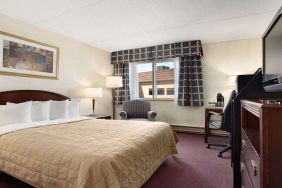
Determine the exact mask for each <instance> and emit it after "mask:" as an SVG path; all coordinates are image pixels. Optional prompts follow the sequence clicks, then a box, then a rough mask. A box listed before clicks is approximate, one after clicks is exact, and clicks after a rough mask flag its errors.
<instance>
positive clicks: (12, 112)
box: [0, 101, 32, 126]
mask: <svg viewBox="0 0 282 188" xmlns="http://www.w3.org/2000/svg"><path fill="white" fill-rule="evenodd" d="M31 105H32V102H31V101H29V102H24V103H19V104H13V103H7V105H1V106H0V126H1V125H7V124H14V123H30V122H31Z"/></svg>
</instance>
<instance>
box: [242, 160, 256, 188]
mask: <svg viewBox="0 0 282 188" xmlns="http://www.w3.org/2000/svg"><path fill="white" fill-rule="evenodd" d="M241 181H242V188H254V187H253V185H252V182H251V178H250V176H249V173H248V171H247V169H246V164H245V160H244V158H243V157H242V156H241Z"/></svg>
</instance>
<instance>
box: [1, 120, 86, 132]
mask: <svg viewBox="0 0 282 188" xmlns="http://www.w3.org/2000/svg"><path fill="white" fill-rule="evenodd" d="M86 119H91V118H89V117H85V116H80V117H76V118H68V119H55V120H48V121H37V122H30V123H16V124H7V125H1V126H0V135H3V134H7V133H9V132H13V131H17V130H21V129H26V128H32V127H41V126H45V125H55V124H60V123H70V122H75V121H81V120H86Z"/></svg>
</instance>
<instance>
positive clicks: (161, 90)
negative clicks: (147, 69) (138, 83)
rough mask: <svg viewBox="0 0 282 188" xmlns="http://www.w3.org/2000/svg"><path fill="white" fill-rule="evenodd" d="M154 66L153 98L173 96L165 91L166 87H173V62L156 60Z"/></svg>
mask: <svg viewBox="0 0 282 188" xmlns="http://www.w3.org/2000/svg"><path fill="white" fill-rule="evenodd" d="M155 66H156V68H155V87H156V88H157V95H156V96H155V98H174V96H173V95H168V94H167V93H165V90H166V89H167V88H174V62H156V63H155Z"/></svg>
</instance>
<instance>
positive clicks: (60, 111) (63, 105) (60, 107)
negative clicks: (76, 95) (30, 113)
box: [50, 100, 69, 120]
mask: <svg viewBox="0 0 282 188" xmlns="http://www.w3.org/2000/svg"><path fill="white" fill-rule="evenodd" d="M68 106H69V100H65V101H52V100H51V101H50V119H51V120H53V119H66V118H68Z"/></svg>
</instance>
